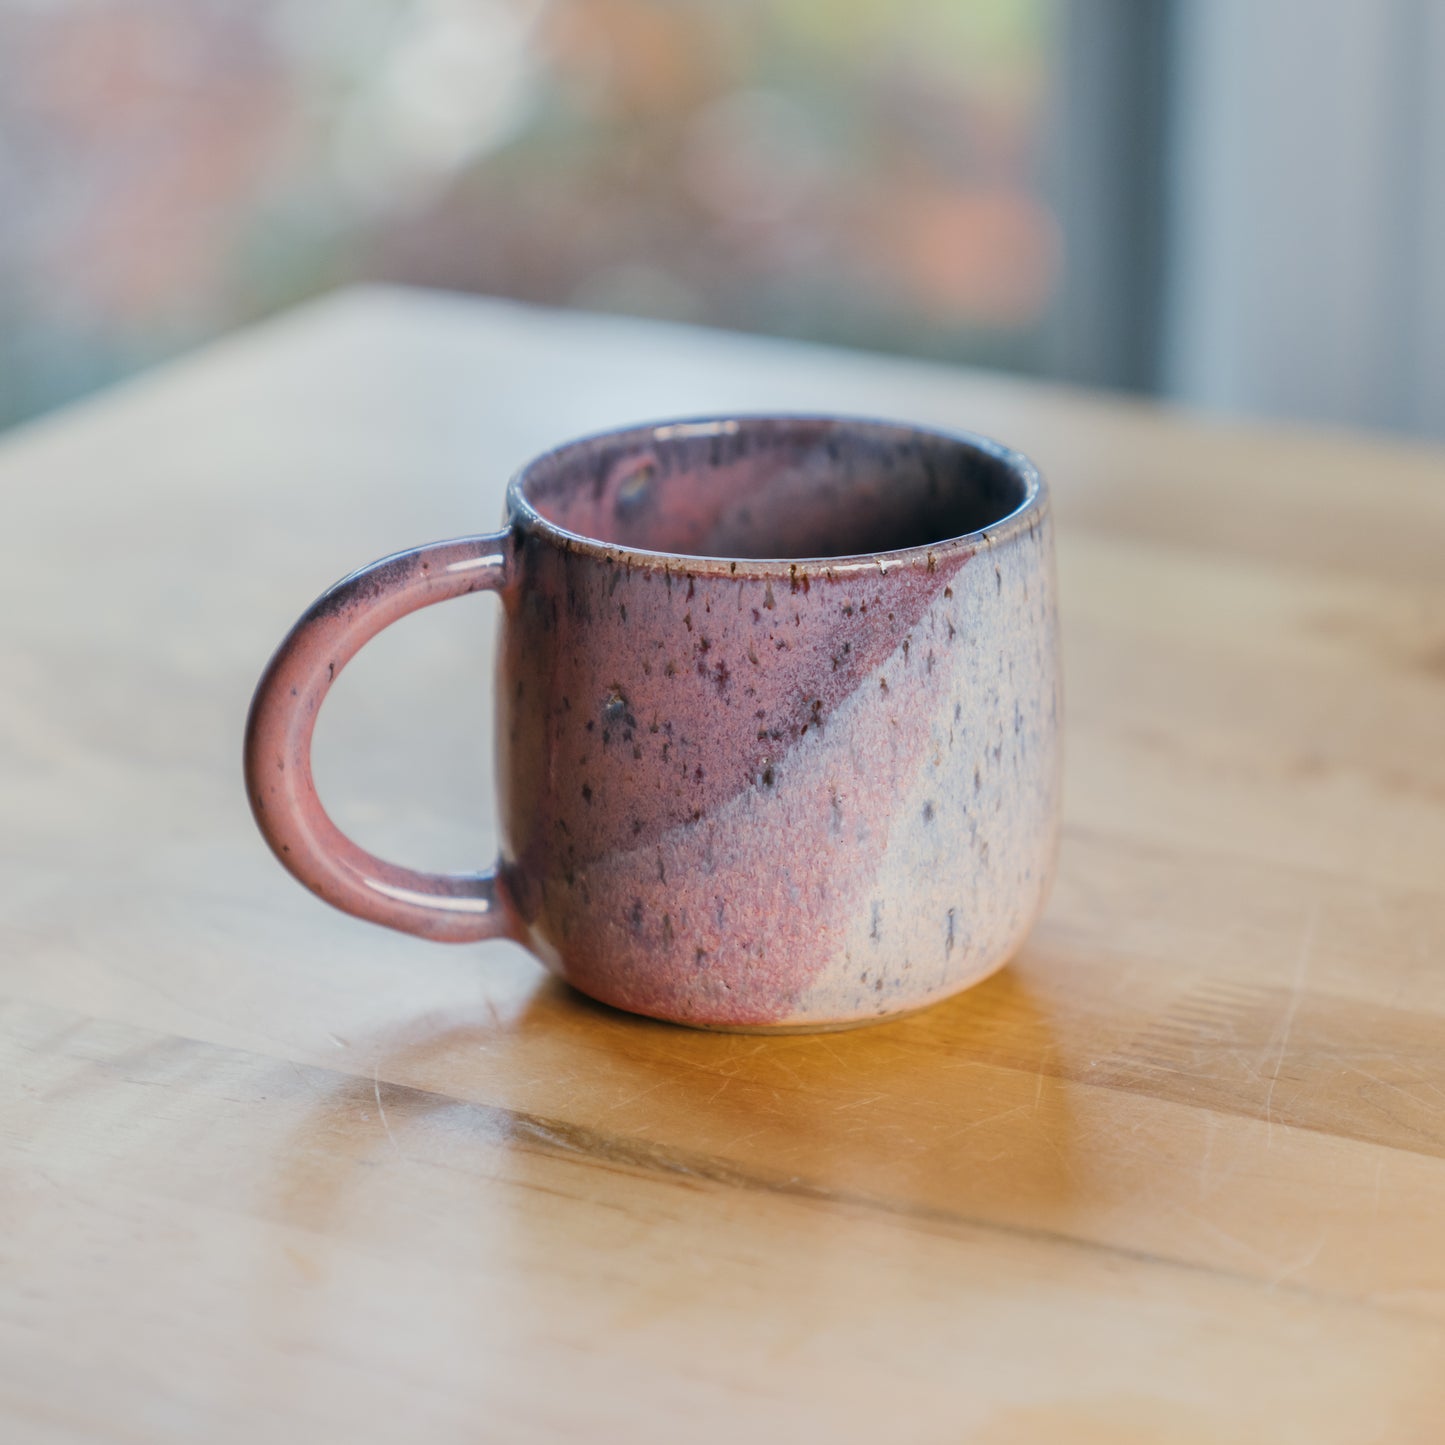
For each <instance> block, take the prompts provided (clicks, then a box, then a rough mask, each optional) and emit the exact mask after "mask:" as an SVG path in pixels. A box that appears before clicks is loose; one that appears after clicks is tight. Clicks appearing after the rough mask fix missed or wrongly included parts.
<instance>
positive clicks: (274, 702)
mask: <svg viewBox="0 0 1445 1445" xmlns="http://www.w3.org/2000/svg"><path fill="white" fill-rule="evenodd" d="M483 588H487V589H491V590H493V591H496V592H497V593H498V594H499V595H500V598H501V602H502V608H503V622H502V632H501V648H500V655H499V661H498V669H497V686H496V698H497V710H498V720H499V728H498V746H499V754H500V756H499V761H498V771H499V777H500V785H501V786H500V793H501V822H502V837H503V845H502V855H501V858H500V859H499V860H498V862H497V864H496V866H495V867H493V868H490V869H488V870H486V871H485V872H482V873H477V874H465V875H459V876H443V875H439V874H430V873H418V872H413V871H411V870H409V869H406V868H400V867H397V866H396V865H394V864H391V863H385V862H383V861H382V860H381V859H379V858H375V857H373V856H372V855H371V854H369V853H367V852H365V851H364V850H363V849H361V848H359V847H358V846H357V845H356V844H354V843H353V842H351V841H350V840H349V839H348V838H346V837H345V836H343V835H342V834H341V833H340V832H339V831H338V829H337V828H336V827H335V825H334V824H333V823H332V822H331V820H330V819H329V818H328V817H327V815H326V813H325V812H324V811H323V809H322V807H321V804H320V802H319V800H318V799H317V796H316V791H315V788H314V787H313V785H312V780H311V758H310V752H311V734H312V729H313V727H314V725H315V721H316V714H317V711H318V710H319V708H320V706H321V702H322V699H323V698H324V697H325V696H326V692H327V689H328V688H329V687H330V686H331V683H332V681H333V679H334V678H335V676H336V674H337V672H339V671H340V670H341V668H342V667H344V666H345V664H346V662H347V660H348V659H349V658H350V657H352V656H353V655H354V654H355V652H356V651H357V649H358V648H359V647H361V645H362V644H363V643H364V642H366V641H367V640H368V639H369V638H371V637H373V636H375V634H376V633H378V632H380V631H381V629H382V628H383V627H386V626H387V625H388V624H389V623H391V622H394V621H395V620H396V619H397V618H398V617H402V616H404V615H405V614H406V613H408V612H412V611H415V610H416V609H417V608H419V607H425V606H428V605H429V604H431V603H433V602H440V601H443V600H444V599H446V598H448V597H456V596H459V595H461V594H462V593H466V592H475V591H478V590H481V589H483ZM1059 753H1060V748H1059V674H1058V659H1057V636H1056V623H1055V603H1054V564H1053V543H1052V537H1051V528H1050V521H1049V513H1048V500H1047V493H1046V491H1045V488H1044V486H1043V483H1042V482H1041V481H1040V479H1039V476H1038V473H1037V472H1036V471H1035V470H1034V468H1033V467H1032V466H1031V465H1030V464H1029V463H1028V462H1027V461H1026V460H1025V459H1024V458H1023V457H1021V456H1020V455H1018V454H1017V453H1016V452H1011V451H1009V450H1007V449H1006V448H1004V447H1001V446H998V445H997V444H995V443H993V442H990V441H986V440H984V439H982V438H979V437H974V436H966V435H949V434H946V433H943V432H937V431H932V430H925V429H923V428H919V427H910V426H903V425H894V424H889V423H884V422H873V421H855V420H848V419H842V418H831V417H790V416H777V417H768V416H763V417H737V418H729V419H725V420H715V421H713V420H710V421H683V422H673V423H669V424H665V425H656V426H644V427H635V428H632V429H630V430H626V431H620V432H614V433H610V434H607V435H603V436H598V437H592V438H589V439H587V440H583V441H578V442H573V443H570V444H569V445H566V446H563V447H559V448H558V449H557V450H555V451H552V452H549V453H547V454H546V455H545V456H543V457H540V458H539V459H537V460H536V461H534V462H532V463H531V464H529V465H528V466H526V467H524V468H523V469H522V471H521V472H520V473H518V475H517V476H516V477H515V478H514V479H513V481H512V483H511V486H510V488H509V490H508V494H507V519H506V524H505V526H504V528H503V530H501V531H500V532H495V533H490V534H487V535H484V536H478V537H467V538H463V539H461V540H459V541H451V542H438V543H434V544H432V545H430V546H426V547H418V548H415V549H414V550H412V551H409V552H401V553H398V554H397V555H396V556H393V557H388V558H386V559H384V560H383V561H380V562H376V563H374V564H372V565H371V566H370V567H365V568H363V569H362V570H361V571H360V572H356V573H353V574H352V575H351V576H350V577H347V578H346V579H344V580H343V581H341V582H339V583H337V585H336V586H335V587H333V588H332V589H331V590H330V591H329V592H327V593H325V594H324V595H323V596H322V597H321V598H320V599H319V600H318V601H317V602H315V603H314V604H313V605H312V607H311V608H310V610H309V611H308V612H307V613H306V614H305V616H303V617H302V619H301V620H300V621H299V622H298V623H297V624H296V626H295V627H294V628H293V629H292V631H291V633H290V635H289V636H288V637H287V638H286V640H285V641H284V642H283V643H282V644H281V647H280V649H279V650H278V651H277V653H276V655H275V657H274V658H273V659H272V660H271V663H270V665H269V666H268V667H267V669H266V672H265V674H264V676H263V677H262V679H261V682H260V685H259V687H258V688H257V691H256V697H255V700H254V702H253V704H252V708H251V716H250V721H249V724H248V727H247V735H246V785H247V790H248V792H249V794H250V799H251V806H252V809H253V810H254V812H255V816H256V821H257V823H258V824H259V825H260V828H261V831H262V833H263V834H264V835H265V837H266V841H267V842H268V843H269V844H270V845H271V847H272V849H273V850H274V851H275V853H276V856H277V857H278V858H279V859H280V860H281V862H282V863H283V864H284V865H285V866H286V867H287V868H288V869H290V870H291V872H292V873H293V874H295V876H296V877H297V878H298V879H300V881H301V882H302V883H304V884H305V885H306V886H307V887H308V888H310V889H312V890H313V891H314V892H315V893H317V894H319V895H320V896H321V897H322V898H324V899H326V901H327V902H329V903H333V904H335V905H336V906H337V907H338V908H342V909H345V910H346V911H347V912H349V913H354V914H356V915H358V916H359V917H362V918H367V919H370V920H372V921H373V922H376V923H382V924H386V925H388V926H389V927H392V928H399V929H403V930H405V931H407V932H410V933H417V934H421V935H422V936H423V937H427V938H434V939H442V940H447V941H452V942H463V941H467V940H472V939H484V938H500V937H507V938H513V939H517V940H518V941H520V942H522V943H524V944H525V945H526V946H527V947H528V948H530V949H531V950H532V951H533V952H535V953H536V954H537V955H538V956H539V957H540V958H541V959H542V960H544V962H545V963H546V964H547V965H548V966H549V967H551V968H552V969H554V970H555V971H556V972H557V973H559V974H560V975H561V976H562V977H563V978H565V979H567V980H568V981H569V982H571V983H572V984H574V985H575V986H576V987H577V988H579V989H581V990H582V991H583V992H585V993H588V994H590V995H592V996H593V997H594V998H598V999H601V1000H603V1001H604V1002H606V1003H609V1004H614V1005H616V1006H617V1007H619V1008H624V1009H631V1010H633V1011H635V1012H638V1013H643V1014H650V1015H653V1016H655V1017H658V1018H664V1019H672V1020H675V1021H677V1022H680V1023H686V1024H693V1025H698V1026H702V1027H707V1028H721V1029H756V1030H764V1029H823V1028H834V1027H841V1026H844V1025H848V1024H854V1023H862V1022H866V1021H868V1020H871V1019H877V1018H881V1017H886V1016H888V1015H892V1014H897V1013H901V1012H904V1011H906V1010H910V1009H916V1008H919V1007H921V1006H923V1005H925V1004H928V1003H931V1002H933V1001H935V1000H937V999H940V998H943V997H945V996H947V995H948V994H951V993H954V992H956V991H957V990H959V989H962V988H966V987H967V986H968V985H970V984H972V983H975V982H977V981H978V980H979V979H982V978H984V977H986V976H987V975H988V974H990V973H992V972H993V971H994V970H995V969H997V968H999V967H1000V966H1001V965H1002V964H1003V963H1005V962H1006V961H1007V960H1008V958H1009V957H1010V956H1011V955H1012V954H1013V953H1014V951H1015V950H1016V949H1017V948H1018V947H1019V945H1020V944H1021V943H1022V941H1023V939H1024V936H1025V935H1026V933H1027V932H1028V930H1029V928H1030V927H1031V925H1032V923H1033V921H1034V919H1035V918H1036V917H1037V915H1038V912H1039V909H1040V908H1041V906H1042V904H1043V900H1044V897H1045V893H1046V891H1047V887H1048V881H1049V876H1050V873H1051V870H1052V867H1053V860H1054V854H1055V848H1056V840H1057V826H1058V825H1057V819H1058V803H1059Z"/></svg>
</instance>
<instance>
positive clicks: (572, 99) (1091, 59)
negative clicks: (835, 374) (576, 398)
mask: <svg viewBox="0 0 1445 1445" xmlns="http://www.w3.org/2000/svg"><path fill="white" fill-rule="evenodd" d="M365 280H386V281H402V282H414V283H420V284H425V285H432V286H444V287H451V288H457V289H460V290H466V291H480V292H487V293H491V294H498V295H504V296H512V297H517V298H520V299H522V300H526V301H534V302H543V303H547V304H556V305H565V306H577V307H586V308H590V309H593V310H604V311H619V312H626V313H631V314H638V315H647V316H657V317H664V318H669V319H674V320H679V321H685V322H698V323H705V324H709V325H720V326H726V327H735V328H740V329H745V330H750V331H764V332H772V333H777V334H781V335H787V336H795V337H804V338H810V339H817V340H822V341H828V342H837V343H844V344H848V345H856V346H864V347H870V348H874V349H880V350H887V351H897V352H904V353H909V354H914V355H923V356H928V357H935V358H941V359H948V360H954V361H961V362H967V363H976V364H983V365H988V366H996V367H1002V368H1006V369H1009V370H1013V371H1017V372H1023V373H1030V374H1035V375H1042V376H1048V377H1056V378H1060V379H1064V380H1068V381H1075V382H1083V383H1088V384H1096V385H1103V386H1110V387H1119V388H1125V389H1130V390H1135V391H1141V392H1148V393H1155V394H1159V395H1163V396H1167V397H1171V398H1177V399H1179V400H1183V401H1186V402H1189V403H1193V404H1198V405H1203V406H1206V407H1211V408H1216V409H1223V410H1226V411H1231V412H1239V413H1247V414H1261V415H1270V416H1283V417H1289V418H1300V419H1307V420H1311V421H1319V420H1328V421H1335V422H1340V423H1344V424H1349V425H1357V426H1368V427H1374V428H1383V429H1389V430H1394V431H1399V432H1403V433H1406V434H1413V435H1418V436H1433V437H1437V438H1440V437H1445V3H1442V0H0V426H3V425H9V424H12V423H14V422H16V421H19V420H21V419H23V418H25V417H27V416H31V415H35V414H38V413H40V412H42V411H44V410H45V409H47V408H49V407H52V406H55V405H58V404H59V403H61V402H64V401H66V400H68V399H70V398H72V397H75V396H78V395H81V394H83V393H84V392H86V391H88V390H91V389H93V388H95V387H97V386H100V385H103V384H105V383H106V382H108V381H111V380H113V379H115V378H118V377H121V376H124V375H125V374H127V373H128V372H131V371H133V370H135V369H137V368H139V367H142V366H144V365H146V364H148V363H151V362H153V361H156V360H158V359H160V358H163V357H166V356H168V355H171V354H174V353H175V352H177V351H180V350H183V349H185V348H187V347H190V346H192V345H195V344H196V343H198V342H200V341H203V340H205V339H207V338H209V337H211V336H214V335H216V334H219V333H221V332H224V331H226V330H228V329H230V328H232V327H235V326H237V325H239V324H242V323H244V322H247V321H250V320H253V319H255V318H258V317H261V316H264V315H267V314H268V313H270V312H273V311H275V310H277V309H280V308H283V307H286V306H289V305H292V304H294V303H296V302H298V301H300V300H302V299H304V298H306V297H308V296H311V295H314V294H316V293H318V292H320V291H323V290H326V289H328V288H331V287H334V286H337V285H341V284H345V283H348V282H355V281H365Z"/></svg>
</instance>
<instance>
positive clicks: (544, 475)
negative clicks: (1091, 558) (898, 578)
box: [513, 417, 1038, 560]
mask: <svg viewBox="0 0 1445 1445" xmlns="http://www.w3.org/2000/svg"><path fill="white" fill-rule="evenodd" d="M1037 486H1038V479H1037V476H1036V474H1035V473H1034V471H1033V469H1032V467H1030V466H1029V464H1028V463H1027V462H1026V461H1025V460H1024V459H1023V458H1022V457H1020V456H1019V455H1018V454H1017V453H1014V452H1010V451H1008V450H1007V449H1005V448H1003V447H1000V446H998V445H996V444H995V443H992V442H988V441H985V440H984V439H982V438H979V437H969V436H954V435H949V434H947V433H943V432H934V431H929V430H926V429H922V428H916V427H909V426H903V425H897V424H893V423H888V422H871V421H849V420H840V419H836V418H813V417H739V418H731V419H726V420H716V421H692V422H673V423H668V424H664V425H658V426H646V427H637V428H633V429H631V430H628V431H620V432H611V433H608V434H606V435H604V436H599V437H590V438H587V439H585V440H583V441H579V442H572V443H569V444H568V445H566V446H564V447H560V448H558V449H557V450H556V451H553V452H549V453H548V454H547V455H545V456H543V457H541V458H539V459H538V460H537V461H535V462H533V463H532V464H531V466H529V467H527V468H526V469H525V470H524V471H523V472H522V473H521V475H520V476H519V477H518V478H517V480H516V482H514V484H513V487H514V493H515V496H516V498H517V499H518V500H520V501H521V502H522V503H523V504H524V505H525V506H526V507H529V508H530V509H531V510H532V511H534V512H535V513H536V514H537V516H539V517H540V518H541V519H542V520H543V521H544V522H545V523H549V524H550V525H551V526H552V527H555V528H557V529H560V530H561V531H563V532H567V533H571V534H572V535H574V536H577V537H582V538H585V539H591V540H593V541H596V542H601V543H605V544H608V545H611V546H616V547H624V548H627V549H629V550H633V551H644V552H659V553H669V554H672V555H675V556H686V557H699V558H707V557H711V558H740V559H741V558H747V559H755V560H764V559H770V560H771V559H777V560H787V559H794V560H802V559H805V558H835V557H856V556H868V555H872V554H875V553H880V552H895V551H901V550H903V549H905V548H910V547H926V546H931V545H937V544H939V543H941V542H944V541H947V540H950V539H952V538H956V537H963V536H967V535H968V534H970V533H973V532H981V531H984V530H986V529H989V528H993V527H996V526H998V525H999V524H1000V523H1001V522H1003V521H1004V520H1006V519H1007V518H1008V517H1010V516H1012V515H1013V514H1014V513H1016V512H1019V511H1020V510H1022V509H1023V508H1024V507H1026V506H1027V505H1028V504H1029V503H1030V502H1031V501H1032V500H1033V498H1034V496H1035V494H1036V490H1037Z"/></svg>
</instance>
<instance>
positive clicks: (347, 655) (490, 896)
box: [245, 531, 521, 943]
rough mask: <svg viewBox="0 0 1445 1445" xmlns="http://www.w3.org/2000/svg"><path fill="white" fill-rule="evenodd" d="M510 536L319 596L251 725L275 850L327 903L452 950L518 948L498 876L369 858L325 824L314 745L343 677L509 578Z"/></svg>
mask: <svg viewBox="0 0 1445 1445" xmlns="http://www.w3.org/2000/svg"><path fill="white" fill-rule="evenodd" d="M509 541H510V534H509V533H507V532H505V531H503V532H493V533H487V534H485V535H482V536H476V537H461V538H458V539H457V540H455V541H451V542H433V543H431V544H430V545H428V546H425V547H415V548H412V549H411V550H410V551H407V552H397V553H396V554H395V555H394V556H391V557H383V558H382V559H381V560H380V561H379V562H373V563H372V564H371V565H370V566H369V567H363V568H362V569H361V570H360V571H359V572H353V573H352V574H351V575H350V576H349V577H344V578H342V580H341V581H340V582H338V583H337V584H336V585H335V586H334V587H332V588H330V589H329V590H328V591H326V592H324V593H322V595H321V596H320V597H318V598H317V599H316V601H315V602H313V603H312V604H311V606H310V607H309V608H308V609H307V610H306V612H305V613H304V614H303V615H302V617H301V619H300V621H298V622H297V623H296V625H295V626H294V627H293V628H292V629H291V631H290V632H289V633H287V635H286V638H285V640H284V641H283V642H282V643H281V646H280V647H278V648H277V649H276V655H275V656H274V657H273V658H272V659H271V661H270V662H269V663H268V664H267V667H266V671H265V672H264V673H262V675H261V681H260V682H259V683H258V684H257V687H256V695H255V697H254V698H253V699H252V701H251V713H250V716H249V717H248V719H247V721H246V745H245V768H246V792H247V795H248V796H249V798H250V800H251V811H252V813H253V814H254V815H255V818H256V823H257V826H259V828H260V829H261V833H262V835H263V836H264V837H265V839H266V841H267V843H269V844H270V845H271V851H272V852H273V853H275V855H276V857H277V858H279V859H280V861H281V863H282V865H283V866H284V867H285V868H287V869H288V870H289V871H290V872H291V873H292V874H293V875H294V876H295V877H296V878H297V879H298V880H299V881H300V882H301V883H303V884H305V886H306V887H307V888H309V889H310V890H311V891H312V892H313V893H315V894H316V895H317V896H318V897H320V898H323V899H325V900H326V902H327V903H330V904H333V905H334V906H335V907H337V908H340V909H342V910H344V911H345V912H347V913H352V914H355V915H356V917H358V918H365V919H367V920H369V921H370V922H372V923H380V924H383V925H384V926H385V927H387V928H396V929H400V930H401V931H402V932H403V933H415V934H419V935H420V936H421V937H423V938H432V939H436V940H438V941H439V942H444V943H470V942H474V941H475V940H477V939H484V938H518V937H519V936H520V932H521V930H520V927H519V922H518V919H517V915H516V911H515V909H514V907H513V905H512V902H511V899H510V898H509V896H508V894H507V890H506V887H505V884H504V882H503V880H502V878H501V877H500V875H499V872H498V869H497V867H496V866H495V865H494V866H493V867H491V868H488V869H486V870H485V871H484V872H481V873H461V874H446V873H418V872H416V871H414V870H413V869H410V868H401V867H398V866H397V865H396V864H394V863H387V862H384V861H383V860H382V859H380V858H377V857H375V856H373V855H372V854H370V853H368V852H367V851H366V850H365V849H364V848H360V847H358V846H357V845H356V844H355V843H353V842H352V841H351V839H350V838H348V837H347V836H346V835H345V834H344V833H343V832H342V831H341V830H340V829H339V828H338V827H337V826H336V824H335V823H333V822H332V821H331V819H330V818H329V817H328V816H327V813H326V810H325V809H324V808H323V807H322V806H321V799H320V798H319V797H317V795H316V786H315V784H314V782H313V781H312V777H311V735H312V732H313V731H314V729H315V727H316V715H317V713H319V712H320V711H321V703H322V699H323V698H325V696H326V694H327V692H328V691H329V690H330V688H331V684H332V683H333V682H335V680H336V676H337V674H338V673H339V672H340V671H341V669H342V668H343V667H345V666H346V664H347V663H348V662H349V661H350V660H351V659H352V658H353V657H354V656H355V655H356V654H357V652H359V651H360V650H361V647H362V646H363V644H365V643H367V642H369V641H370V640H371V639H372V638H373V637H375V636H376V634H377V633H378V632H380V631H381V630H382V629H383V628H384V627H389V626H390V625H391V624H392V623H393V622H395V621H396V620H397V619H398V618H399V617H405V616H406V615H407V613H409V612H415V611H416V610H417V609H418V608H420V607H430V606H431V605H432V603H434V602H445V601H446V600H447V599H448V598H451V597H461V596H463V595H464V594H465V593H468V592H481V591H487V590H490V591H500V590H502V589H503V588H505V587H506V586H507V584H508V581H509V580H510V573H511V565H510V548H509Z"/></svg>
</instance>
